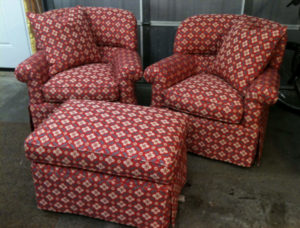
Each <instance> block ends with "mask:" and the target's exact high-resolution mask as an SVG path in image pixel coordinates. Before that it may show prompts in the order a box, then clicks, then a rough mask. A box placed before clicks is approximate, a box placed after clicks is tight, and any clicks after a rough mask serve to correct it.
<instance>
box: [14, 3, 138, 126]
mask: <svg viewBox="0 0 300 228" xmlns="http://www.w3.org/2000/svg"><path fill="white" fill-rule="evenodd" d="M78 10H81V11H80V14H79V13H78V14H75V13H74V12H75V11H76V12H77V11H78ZM82 11H83V12H84V16H85V18H86V21H87V22H88V26H89V28H90V33H92V35H93V36H94V40H95V42H97V46H96V48H97V51H96V52H97V54H98V57H99V61H98V60H97V61H96V63H99V64H100V63H101V64H102V65H104V64H107V67H104V68H103V70H96V71H99V72H100V74H101V75H102V76H103V75H104V74H103V72H112V73H111V77H110V79H111V81H110V82H109V83H106V82H107V79H108V77H106V76H105V77H104V78H105V80H104V82H105V83H106V84H105V85H100V83H98V82H99V81H98V80H96V81H97V83H96V82H95V81H94V79H93V78H95V76H91V75H90V72H93V71H95V69H86V73H80V74H85V75H87V79H85V80H84V82H77V83H75V82H74V83H73V81H72V83H71V82H70V80H69V79H70V77H71V76H70V75H69V76H66V77H64V78H67V82H68V84H71V87H70V88H66V86H64V85H62V83H61V82H62V81H63V82H64V83H65V80H60V81H59V82H58V83H56V82H54V81H53V80H51V83H48V84H47V86H48V85H49V84H51V86H53V87H51V88H49V89H48V87H47V88H45V83H47V82H48V81H49V80H50V79H51V78H52V77H54V76H55V77H56V76H57V75H56V74H55V75H53V74H49V71H50V70H49V69H50V68H51V65H50V64H49V63H48V60H47V52H46V50H45V46H44V40H45V39H46V36H45V32H43V29H46V30H47V26H44V24H46V22H45V21H44V20H45V18H48V19H50V20H49V21H48V22H50V21H58V20H63V21H68V20H69V19H68V15H69V14H71V17H73V18H74V17H75V18H76V17H79V16H80V17H81V16H83V15H82ZM28 17H29V18H31V19H30V20H31V21H39V22H40V23H32V28H33V30H34V32H35V33H34V35H35V38H36V46H37V50H38V51H37V52H36V53H35V54H34V55H32V56H31V57H29V58H28V59H26V60H25V61H23V62H22V63H20V64H19V65H18V67H17V68H16V69H15V74H16V77H17V79H18V80H20V81H22V82H25V83H27V87H28V92H29V98H30V104H29V106H30V107H29V109H30V112H31V113H30V114H31V115H30V116H31V119H32V122H33V125H34V127H35V128H36V127H37V126H38V125H39V124H40V123H42V122H43V120H44V119H45V118H47V116H48V115H49V114H50V113H51V112H53V110H54V109H55V107H58V106H59V105H60V104H61V102H63V101H65V100H66V99H67V98H69V97H76V98H82V97H84V99H86V98H87V99H93V98H94V97H96V99H100V98H101V97H104V98H103V99H104V100H116V99H117V100H118V101H120V102H122V103H130V104H136V103H137V100H136V96H135V87H134V85H135V81H137V80H139V79H140V78H141V77H142V73H143V72H142V64H141V60H140V57H139V55H138V53H137V52H136V48H137V31H136V19H135V17H134V16H133V14H132V13H130V12H129V11H126V10H123V9H113V8H103V7H75V8H62V9H55V10H50V11H47V12H45V13H43V14H41V15H39V14H29V15H28ZM71 20H72V19H71ZM102 22H103V23H104V22H105V24H102ZM72 23H73V22H72ZM82 25H84V26H86V23H83V24H82ZM97 29H98V30H101V33H99V32H97ZM106 30H107V31H106ZM80 33H81V29H80ZM113 34H115V35H116V37H113V36H112V35H113ZM77 44H78V42H77V41H76V44H75V45H77ZM64 48H65V46H64ZM76 48H77V47H76ZM86 50H87V49H86ZM81 57H82V56H81ZM90 57H91V55H90V56H88V58H90ZM73 58H74V57H73ZM76 58H77V57H76ZM70 60H71V58H70ZM59 64H61V63H59ZM88 64H89V66H94V64H90V63H88ZM84 65H85V64H83V65H82V66H84ZM74 67H77V66H73V67H71V68H70V69H67V70H70V71H72V68H74ZM79 67H81V66H79ZM109 67H111V69H108V68H109ZM105 69H106V70H105ZM70 71H68V73H69V72H70ZM76 71H77V69H76ZM59 73H62V75H65V74H64V72H59ZM59 73H58V74H59ZM72 74H74V72H73V71H72ZM75 75H76V76H74V77H73V79H74V78H76V77H77V78H78V75H79V74H78V72H77V73H75ZM105 75H106V73H105ZM107 75H108V74H107ZM102 76H101V81H103V79H104V78H103V77H102ZM60 77H61V75H60ZM80 79H82V77H81V76H80ZM98 79H99V78H98ZM87 81H88V83H87ZM90 81H92V83H91V84H92V85H96V86H97V88H95V89H93V88H92V90H91V91H87V90H88V87H87V85H89V86H90V83H89V82H90ZM78 84H82V85H84V87H83V88H82V89H76V91H75V90H74V88H76V85H78ZM115 84H116V86H115ZM112 85H114V86H113V87H111V86H112ZM73 86H74V87H73ZM107 86H108V87H107ZM116 87H117V88H118V91H116V89H115V88H116ZM62 88H64V89H63V91H62ZM43 90H44V91H43ZM108 90H109V91H110V92H112V94H108V93H107V91H108ZM57 91H59V93H57ZM66 91H69V92H71V93H72V94H68V95H66V94H65V93H66Z"/></svg>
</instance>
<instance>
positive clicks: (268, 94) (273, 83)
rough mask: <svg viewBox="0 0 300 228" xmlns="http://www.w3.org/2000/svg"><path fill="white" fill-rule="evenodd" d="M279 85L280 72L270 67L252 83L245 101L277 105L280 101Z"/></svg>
mask: <svg viewBox="0 0 300 228" xmlns="http://www.w3.org/2000/svg"><path fill="white" fill-rule="evenodd" d="M279 85H280V75H279V74H278V71H277V70H276V69H274V68H271V67H269V68H268V69H266V70H265V71H264V72H263V73H262V74H261V75H259V76H258V78H256V79H255V80H254V81H253V82H252V83H251V85H250V86H249V87H248V89H247V92H246V96H245V99H246V100H255V101H258V102H259V103H261V104H268V105H272V104H275V103H276V101H277V99H278V92H279Z"/></svg>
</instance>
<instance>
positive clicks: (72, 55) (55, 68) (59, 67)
mask: <svg viewBox="0 0 300 228" xmlns="http://www.w3.org/2000/svg"><path fill="white" fill-rule="evenodd" d="M28 18H29V20H30V22H31V24H32V25H33V27H34V28H35V32H36V33H40V39H41V40H42V41H43V45H44V47H45V51H46V59H47V61H48V63H49V64H50V68H49V73H50V74H51V75H54V74H56V73H58V72H61V71H63V70H66V69H69V68H71V67H74V66H79V65H82V64H87V63H94V62H99V61H100V56H99V53H98V48H97V46H96V43H95V41H94V36H93V34H92V33H91V30H90V27H89V24H88V22H87V20H86V19H85V14H84V11H83V9H82V8H81V7H79V6H78V7H75V8H70V9H68V10H67V11H66V13H65V14H64V15H63V16H62V17H59V18H51V17H48V16H46V15H43V14H39V15H38V14H34V13H29V14H28ZM38 28H39V29H38Z"/></svg>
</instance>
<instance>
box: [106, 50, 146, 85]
mask: <svg viewBox="0 0 300 228" xmlns="http://www.w3.org/2000/svg"><path fill="white" fill-rule="evenodd" d="M111 63H112V65H113V69H114V72H115V73H116V74H117V77H118V79H119V80H120V81H123V80H130V81H137V80H139V79H141V77H142V75H143V68H142V63H141V59H140V56H139V54H138V53H137V52H136V51H132V50H128V49H124V48H122V49H118V50H116V51H115V52H114V55H113V57H112V61H111Z"/></svg>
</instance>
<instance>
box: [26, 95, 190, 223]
mask: <svg viewBox="0 0 300 228" xmlns="http://www.w3.org/2000/svg"><path fill="white" fill-rule="evenodd" d="M186 125H187V116H186V115H183V114H180V113H174V112H171V111H169V110H166V109H155V108H149V107H142V106H133V105H127V104H120V103H108V102H103V101H87V100H69V101H67V102H65V103H64V104H62V105H61V106H60V108H59V109H57V110H56V111H55V112H54V113H52V114H51V116H50V117H49V118H48V119H47V120H46V121H44V122H43V123H42V124H40V126H39V127H38V128H37V129H36V130H35V131H34V132H33V133H32V134H31V135H30V136H29V137H28V138H27V139H26V141H25V151H26V156H27V157H28V158H29V159H30V160H32V174H33V179H34V184H35V190H36V199H37V204H38V207H39V208H40V209H43V210H51V211H56V212H63V213H75V214H81V215H86V216H90V217H94V218H100V219H104V220H107V221H112V222H118V223H122V224H126V225H132V226H137V227H169V224H170V223H172V225H173V226H174V225H175V218H176V213H177V206H178V203H177V200H178V196H179V193H180V191H181V189H182V187H183V186H184V184H185V182H186V161H187V160H186V145H185V136H186V133H187V128H186V127H187V126H186ZM45 186H46V187H45Z"/></svg>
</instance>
